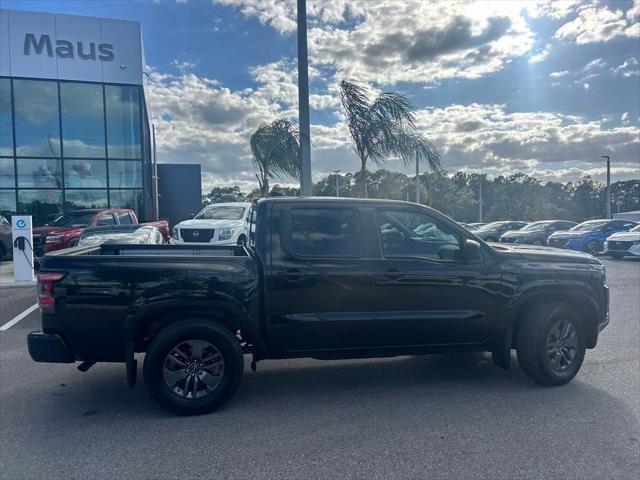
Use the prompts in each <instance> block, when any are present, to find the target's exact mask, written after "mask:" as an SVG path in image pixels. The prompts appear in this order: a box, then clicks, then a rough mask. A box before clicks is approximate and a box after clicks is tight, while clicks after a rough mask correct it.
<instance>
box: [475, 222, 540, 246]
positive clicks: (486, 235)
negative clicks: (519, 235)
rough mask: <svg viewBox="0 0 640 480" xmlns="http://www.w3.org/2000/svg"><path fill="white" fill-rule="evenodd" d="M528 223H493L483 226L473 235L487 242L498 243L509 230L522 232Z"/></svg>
mask: <svg viewBox="0 0 640 480" xmlns="http://www.w3.org/2000/svg"><path fill="white" fill-rule="evenodd" d="M527 223H528V222H514V221H506V222H505V221H503V222H491V223H487V224H486V225H483V226H482V227H480V228H478V229H477V230H474V231H473V233H475V234H476V236H478V237H480V238H481V239H482V240H484V241H485V242H497V241H498V240H499V239H500V236H501V235H502V234H503V233H504V232H507V231H509V230H520V229H521V228H522V227H524V226H525V225H527Z"/></svg>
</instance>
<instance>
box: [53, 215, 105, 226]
mask: <svg viewBox="0 0 640 480" xmlns="http://www.w3.org/2000/svg"><path fill="white" fill-rule="evenodd" d="M95 215H96V213H95V212H78V213H67V214H65V215H62V216H61V217H58V218H56V219H55V220H54V221H53V222H52V223H51V226H53V227H87V226H89V224H90V223H91V220H92V219H93V217H95Z"/></svg>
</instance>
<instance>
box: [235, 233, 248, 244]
mask: <svg viewBox="0 0 640 480" xmlns="http://www.w3.org/2000/svg"><path fill="white" fill-rule="evenodd" d="M246 244H247V237H245V236H244V235H240V236H239V237H238V241H237V245H240V246H244V245H246Z"/></svg>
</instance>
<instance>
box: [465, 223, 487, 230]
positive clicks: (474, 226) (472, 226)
mask: <svg viewBox="0 0 640 480" xmlns="http://www.w3.org/2000/svg"><path fill="white" fill-rule="evenodd" d="M485 225H486V223H482V222H474V223H467V228H468V229H469V230H471V231H474V230H477V229H479V228H480V227H484V226H485Z"/></svg>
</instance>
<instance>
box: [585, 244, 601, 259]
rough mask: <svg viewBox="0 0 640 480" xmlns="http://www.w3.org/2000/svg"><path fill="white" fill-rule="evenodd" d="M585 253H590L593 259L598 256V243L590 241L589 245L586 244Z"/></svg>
mask: <svg viewBox="0 0 640 480" xmlns="http://www.w3.org/2000/svg"><path fill="white" fill-rule="evenodd" d="M586 252H587V253H590V254H591V255H593V256H594V257H595V256H596V255H597V254H598V252H600V244H599V243H598V241H597V240H590V241H589V243H587V250H586Z"/></svg>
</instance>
